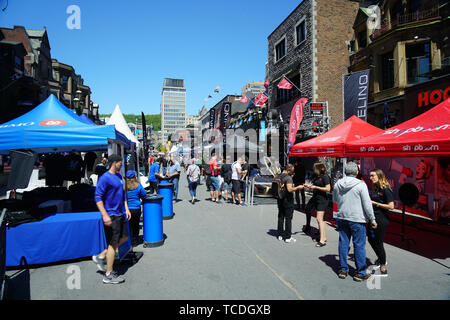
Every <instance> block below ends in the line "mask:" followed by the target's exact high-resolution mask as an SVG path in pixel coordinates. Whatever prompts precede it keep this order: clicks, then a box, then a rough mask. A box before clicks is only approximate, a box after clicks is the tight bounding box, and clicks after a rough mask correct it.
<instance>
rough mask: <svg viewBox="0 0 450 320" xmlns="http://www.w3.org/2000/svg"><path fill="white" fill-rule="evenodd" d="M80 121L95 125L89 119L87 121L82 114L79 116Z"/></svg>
mask: <svg viewBox="0 0 450 320" xmlns="http://www.w3.org/2000/svg"><path fill="white" fill-rule="evenodd" d="M80 119H81V121H83V122H84V123H87V124H92V125H96V124H95V122H94V121H92V120H91V119H89V118H88V117H87V116H86V115H85V114H84V113H83V114H82V115H81V116H80Z"/></svg>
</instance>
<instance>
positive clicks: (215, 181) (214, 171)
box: [209, 153, 220, 203]
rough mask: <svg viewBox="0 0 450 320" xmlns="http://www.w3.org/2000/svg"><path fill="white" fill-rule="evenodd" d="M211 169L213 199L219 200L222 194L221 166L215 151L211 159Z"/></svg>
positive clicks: (214, 200)
mask: <svg viewBox="0 0 450 320" xmlns="http://www.w3.org/2000/svg"><path fill="white" fill-rule="evenodd" d="M209 169H210V170H211V190H210V193H211V200H212V201H213V202H217V203H220V202H219V195H220V181H219V174H220V166H219V164H218V163H217V156H216V155H215V154H214V153H213V154H212V157H211V160H210V161H209Z"/></svg>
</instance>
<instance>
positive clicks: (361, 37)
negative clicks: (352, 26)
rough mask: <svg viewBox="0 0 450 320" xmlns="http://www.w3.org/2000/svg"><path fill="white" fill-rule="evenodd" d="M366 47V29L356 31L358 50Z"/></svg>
mask: <svg viewBox="0 0 450 320" xmlns="http://www.w3.org/2000/svg"><path fill="white" fill-rule="evenodd" d="M365 47H367V31H366V30H364V31H360V32H358V48H359V50H361V49H364V48H365Z"/></svg>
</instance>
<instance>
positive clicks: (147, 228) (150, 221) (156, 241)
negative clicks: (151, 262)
mask: <svg viewBox="0 0 450 320" xmlns="http://www.w3.org/2000/svg"><path fill="white" fill-rule="evenodd" d="M162 202H163V196H161V195H157V194H154V195H149V196H147V197H146V198H145V199H144V201H143V203H144V217H143V221H144V228H143V229H144V248H148V247H151V248H152V247H159V246H162V245H163V244H164V234H163V214H162Z"/></svg>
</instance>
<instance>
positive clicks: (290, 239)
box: [284, 237, 297, 243]
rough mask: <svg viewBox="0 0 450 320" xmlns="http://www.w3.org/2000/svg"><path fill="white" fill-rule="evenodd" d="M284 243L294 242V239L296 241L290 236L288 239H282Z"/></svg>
mask: <svg viewBox="0 0 450 320" xmlns="http://www.w3.org/2000/svg"><path fill="white" fill-rule="evenodd" d="M284 241H285V242H286V243H291V242H292V243H294V242H295V241H297V240H296V239H295V238H292V237H290V238H289V239H286V240H284Z"/></svg>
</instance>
